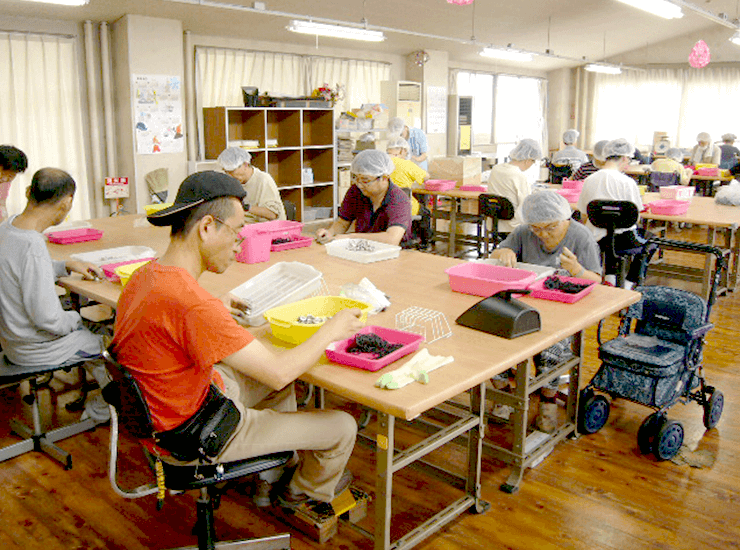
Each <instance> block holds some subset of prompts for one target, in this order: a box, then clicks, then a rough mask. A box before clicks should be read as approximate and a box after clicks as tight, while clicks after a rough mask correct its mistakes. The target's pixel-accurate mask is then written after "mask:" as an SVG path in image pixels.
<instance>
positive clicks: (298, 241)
mask: <svg viewBox="0 0 740 550" xmlns="http://www.w3.org/2000/svg"><path fill="white" fill-rule="evenodd" d="M275 238H276V239H280V238H284V239H285V238H287V237H275ZM291 238H292V239H293V240H291V241H290V242H289V243H280V244H275V243H272V244H271V245H270V251H271V252H280V251H282V250H292V249H294V248H303V247H306V246H311V243H312V242H313V238H311V237H304V236H303V235H298V236H297V237H296V236H294V235H291Z"/></svg>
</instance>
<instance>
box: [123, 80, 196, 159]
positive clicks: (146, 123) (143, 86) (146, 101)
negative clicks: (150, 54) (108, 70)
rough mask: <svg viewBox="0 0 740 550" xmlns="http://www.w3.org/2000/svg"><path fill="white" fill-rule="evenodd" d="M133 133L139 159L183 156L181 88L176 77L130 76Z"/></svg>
mask: <svg viewBox="0 0 740 550" xmlns="http://www.w3.org/2000/svg"><path fill="white" fill-rule="evenodd" d="M133 80H134V82H133V87H134V132H135V133H136V152H137V153H139V154H140V155H153V154H157V153H182V152H183V151H184V150H185V146H184V142H185V140H184V139H183V131H182V87H181V85H180V77H179V76H167V75H133Z"/></svg>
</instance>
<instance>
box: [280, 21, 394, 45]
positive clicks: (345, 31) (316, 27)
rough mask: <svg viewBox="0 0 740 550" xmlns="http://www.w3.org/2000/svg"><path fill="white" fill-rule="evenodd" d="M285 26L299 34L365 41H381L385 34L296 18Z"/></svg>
mask: <svg viewBox="0 0 740 550" xmlns="http://www.w3.org/2000/svg"><path fill="white" fill-rule="evenodd" d="M286 28H287V29H288V30H289V31H293V32H299V33H301V34H313V35H316V36H328V37H330V38H347V39H349V40H364V41H366V42H382V41H383V40H385V35H384V34H383V33H382V32H380V31H371V30H368V29H361V28H358V27H342V26H339V25H326V24H324V23H314V22H313V21H299V20H297V19H294V20H292V21H291V22H290V25H288V26H287V27H286Z"/></svg>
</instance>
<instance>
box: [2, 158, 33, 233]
mask: <svg viewBox="0 0 740 550" xmlns="http://www.w3.org/2000/svg"><path fill="white" fill-rule="evenodd" d="M26 168H28V157H26V154H25V153H24V152H23V151H21V150H20V149H18V148H17V147H13V146H12V145H0V222H1V221H3V220H4V219H5V218H7V217H8V210H7V208H6V206H5V201H6V200H8V193H9V192H10V184H11V183H13V180H14V179H15V177H16V176H17V175H18V174H20V173H22V172H25V171H26Z"/></svg>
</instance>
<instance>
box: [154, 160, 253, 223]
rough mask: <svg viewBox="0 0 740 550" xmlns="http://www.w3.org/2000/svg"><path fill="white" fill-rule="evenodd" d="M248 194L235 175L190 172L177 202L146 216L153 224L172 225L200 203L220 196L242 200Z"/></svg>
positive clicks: (178, 194)
mask: <svg viewBox="0 0 740 550" xmlns="http://www.w3.org/2000/svg"><path fill="white" fill-rule="evenodd" d="M246 196H247V192H246V191H244V189H243V188H242V185H241V183H239V180H237V179H236V178H235V177H233V176H230V175H228V174H224V173H223V172H215V171H213V170H207V171H205V172H196V173H194V174H190V175H189V176H188V177H187V178H185V179H184V180H183V182H182V183H181V184H180V189H178V190H177V196H176V197H175V202H174V203H173V204H172V206H170V207H169V208H164V209H162V210H160V211H159V212H154V213H153V214H151V215H149V216H147V217H146V219H147V220H149V223H151V224H152V225H159V226H163V225H172V224H173V223H175V221H176V220H178V219H179V218H180V217H181V216H183V215H185V214H186V213H187V211H188V210H190V209H191V208H195V207H196V206H198V205H199V204H203V203H204V202H208V201H212V200H213V199H217V198H219V197H234V198H237V199H239V200H240V201H241V200H242V199H243V198H244V197H246Z"/></svg>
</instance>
